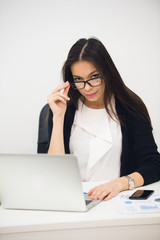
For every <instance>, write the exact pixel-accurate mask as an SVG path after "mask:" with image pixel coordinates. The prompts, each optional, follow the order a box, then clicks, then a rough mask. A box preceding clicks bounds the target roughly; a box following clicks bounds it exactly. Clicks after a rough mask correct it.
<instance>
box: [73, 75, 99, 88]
mask: <svg viewBox="0 0 160 240" xmlns="http://www.w3.org/2000/svg"><path fill="white" fill-rule="evenodd" d="M102 79H103V78H102V77H101V76H99V77H95V78H92V79H88V80H86V81H78V82H77V81H74V82H70V85H71V87H72V88H73V89H76V90H77V89H83V88H85V86H86V84H88V85H89V86H91V87H97V86H99V85H101V84H102Z"/></svg>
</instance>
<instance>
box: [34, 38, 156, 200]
mask: <svg viewBox="0 0 160 240" xmlns="http://www.w3.org/2000/svg"><path fill="white" fill-rule="evenodd" d="M62 72H63V80H64V84H62V85H60V86H58V87H57V88H56V89H55V90H54V91H53V92H52V93H51V94H50V95H49V96H48V104H49V107H50V110H49V117H48V135H49V140H48V142H45V143H39V146H38V152H39V153H42V152H43V153H47V152H48V153H49V154H50V153H53V154H65V153H72V154H74V155H76V156H77V158H78V163H79V167H80V172H81V177H82V181H106V183H105V184H102V185H99V186H96V187H94V188H93V189H91V190H90V191H89V193H88V194H89V195H90V197H91V198H92V199H102V198H104V200H108V199H110V198H112V197H114V196H116V195H117V194H118V193H119V192H121V191H123V190H127V189H134V188H135V187H139V186H142V185H146V184H149V183H153V182H155V181H158V180H160V154H159V153H158V152H157V146H156V143H155V141H154V138H153V135H152V127H151V121H150V117H149V114H148V111H147V109H146V107H145V105H144V103H143V101H142V100H141V99H140V98H139V97H138V96H137V95H136V94H135V93H134V92H132V91H131V90H130V89H129V88H128V87H127V86H126V85H125V84H124V82H123V81H122V79H121V76H120V74H119V73H118V71H117V69H116V67H115V65H114V63H113V61H112V59H111V57H110V55H109V54H108V52H107V50H106V48H105V47H104V45H103V44H102V43H101V42H100V41H99V40H97V39H95V38H90V39H80V40H78V41H77V42H76V43H75V44H74V45H73V46H72V48H71V49H70V51H69V54H68V57H67V60H66V62H65V64H64V66H63V69H62Z"/></svg>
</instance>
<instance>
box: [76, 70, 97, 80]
mask: <svg viewBox="0 0 160 240" xmlns="http://www.w3.org/2000/svg"><path fill="white" fill-rule="evenodd" d="M94 73H98V70H94V71H92V72H91V73H90V74H89V75H88V77H90V76H91V75H93V74H94ZM73 77H76V78H82V77H81V76H79V75H75V74H73ZM82 79H83V78H82Z"/></svg>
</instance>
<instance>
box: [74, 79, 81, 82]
mask: <svg viewBox="0 0 160 240" xmlns="http://www.w3.org/2000/svg"><path fill="white" fill-rule="evenodd" d="M74 81H75V82H78V81H82V79H81V78H74Z"/></svg>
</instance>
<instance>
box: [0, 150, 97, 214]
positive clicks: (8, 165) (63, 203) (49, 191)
mask: <svg viewBox="0 0 160 240" xmlns="http://www.w3.org/2000/svg"><path fill="white" fill-rule="evenodd" d="M0 200H1V205H2V206H3V207H4V208H7V209H30V210H54V211H76V212H85V211H87V210H88V209H90V208H92V207H94V206H95V205H96V204H98V203H99V202H100V201H101V200H92V199H90V197H89V196H88V195H87V194H84V193H83V189H82V184H81V177H80V172H79V167H78V162H77V158H76V156H74V155H71V154H65V155H54V154H0Z"/></svg>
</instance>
